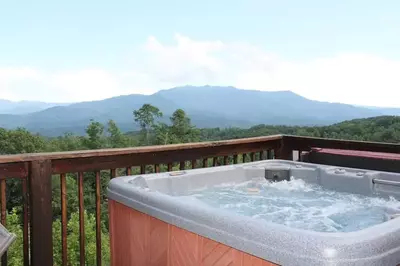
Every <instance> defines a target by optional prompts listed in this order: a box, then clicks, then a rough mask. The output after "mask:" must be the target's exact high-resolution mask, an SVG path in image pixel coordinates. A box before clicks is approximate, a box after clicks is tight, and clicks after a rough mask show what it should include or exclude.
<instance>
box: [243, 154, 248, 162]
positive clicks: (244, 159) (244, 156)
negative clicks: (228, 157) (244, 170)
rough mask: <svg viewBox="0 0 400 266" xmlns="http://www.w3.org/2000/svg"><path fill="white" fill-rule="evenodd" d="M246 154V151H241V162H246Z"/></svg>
mask: <svg viewBox="0 0 400 266" xmlns="http://www.w3.org/2000/svg"><path fill="white" fill-rule="evenodd" d="M246 155H247V154H246V153H243V154H242V160H243V163H245V162H246Z"/></svg>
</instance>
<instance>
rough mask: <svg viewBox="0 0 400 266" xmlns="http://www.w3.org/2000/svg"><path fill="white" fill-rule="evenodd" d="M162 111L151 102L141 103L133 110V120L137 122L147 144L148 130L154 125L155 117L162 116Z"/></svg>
mask: <svg viewBox="0 0 400 266" xmlns="http://www.w3.org/2000/svg"><path fill="white" fill-rule="evenodd" d="M162 115H163V114H162V112H161V111H160V110H159V109H158V108H157V107H155V106H153V105H151V104H143V106H142V107H141V108H140V109H139V110H134V111H133V116H134V117H135V122H137V123H138V124H139V126H140V128H141V129H142V132H143V134H144V138H145V141H146V144H147V145H149V144H150V142H149V130H150V128H151V127H152V126H153V125H154V121H155V119H156V118H159V117H162Z"/></svg>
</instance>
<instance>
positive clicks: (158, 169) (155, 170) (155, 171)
mask: <svg viewBox="0 0 400 266" xmlns="http://www.w3.org/2000/svg"><path fill="white" fill-rule="evenodd" d="M159 172H160V165H159V164H155V165H154V173H159Z"/></svg>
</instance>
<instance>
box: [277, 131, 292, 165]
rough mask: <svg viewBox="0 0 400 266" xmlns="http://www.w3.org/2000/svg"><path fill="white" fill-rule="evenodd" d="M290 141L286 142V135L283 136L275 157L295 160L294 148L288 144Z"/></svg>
mask: <svg viewBox="0 0 400 266" xmlns="http://www.w3.org/2000/svg"><path fill="white" fill-rule="evenodd" d="M288 144H289V143H288V142H285V137H284V136H283V137H282V139H281V143H280V145H279V148H278V150H277V151H275V159H280V160H289V161H292V160H293V150H292V147H291V146H289V145H288Z"/></svg>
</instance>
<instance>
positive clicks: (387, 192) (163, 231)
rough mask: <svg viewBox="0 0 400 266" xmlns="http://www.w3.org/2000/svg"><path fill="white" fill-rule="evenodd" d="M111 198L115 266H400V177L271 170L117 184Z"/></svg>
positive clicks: (289, 165) (255, 166)
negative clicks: (399, 216) (399, 265)
mask: <svg viewBox="0 0 400 266" xmlns="http://www.w3.org/2000/svg"><path fill="white" fill-rule="evenodd" d="M293 195H294V196H293ZM108 197H109V211H110V213H109V214H110V237H111V260H112V265H118V266H122V265H143V266H147V265H169V266H175V265H183V266H186V265H193V266H195V265H264V266H266V265H269V266H271V265H301V266H304V265H307V266H308V265H310V266H311V265H343V266H346V265H369V266H374V265H377V266H378V265H379V266H385V265H390V266H393V265H398V264H400V218H396V217H397V216H398V214H399V213H400V203H399V201H398V199H400V174H395V173H388V172H378V171H366V170H361V169H351V168H338V167H332V166H324V165H317V164H309V163H299V162H292V161H283V160H267V161H259V162H253V163H245V164H237V165H228V166H220V167H213V168H204V169H194V170H188V171H179V172H170V173H158V174H148V175H137V176H125V177H119V178H115V179H113V180H111V182H110V184H109V187H108ZM230 199H232V200H230ZM316 199H317V200H316ZM271 202H272V203H271ZM255 206H256V207H255ZM257 206H259V207H257ZM307 217H308V218H307Z"/></svg>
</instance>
